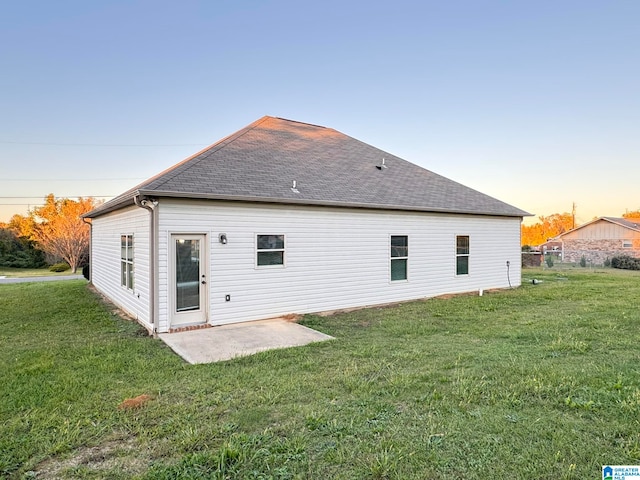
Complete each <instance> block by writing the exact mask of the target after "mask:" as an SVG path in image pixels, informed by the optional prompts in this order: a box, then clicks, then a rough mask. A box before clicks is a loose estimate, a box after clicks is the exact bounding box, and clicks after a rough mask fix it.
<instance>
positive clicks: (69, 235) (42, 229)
mask: <svg viewBox="0 0 640 480" xmlns="http://www.w3.org/2000/svg"><path fill="white" fill-rule="evenodd" d="M97 205H98V202H97V201H96V200H95V199H94V198H92V197H87V198H82V197H81V198H78V200H77V201H76V200H70V199H68V198H60V199H56V198H55V197H54V196H53V194H49V195H47V197H46V199H45V204H44V205H43V206H42V207H36V208H34V209H33V210H32V211H30V212H29V215H30V216H31V217H32V219H33V220H34V226H33V232H32V238H33V239H34V240H35V241H36V242H38V245H39V246H40V248H41V249H42V250H44V251H45V252H46V253H48V254H50V255H52V256H54V257H57V258H60V259H62V260H64V261H65V262H67V263H68V264H69V266H70V267H71V270H72V271H73V273H76V272H77V270H78V266H80V265H82V263H83V262H85V261H86V260H87V258H88V255H89V235H90V231H89V225H87V224H86V223H85V222H84V221H83V220H82V218H80V216H81V215H82V214H84V213H87V212H89V211H90V210H93V209H94V208H95V207H96V206H97Z"/></svg>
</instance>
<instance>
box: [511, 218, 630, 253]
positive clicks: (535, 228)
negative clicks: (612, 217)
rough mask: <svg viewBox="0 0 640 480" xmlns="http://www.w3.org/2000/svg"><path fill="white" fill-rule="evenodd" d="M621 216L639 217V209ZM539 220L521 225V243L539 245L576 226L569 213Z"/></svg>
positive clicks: (532, 245)
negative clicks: (531, 223)
mask: <svg viewBox="0 0 640 480" xmlns="http://www.w3.org/2000/svg"><path fill="white" fill-rule="evenodd" d="M622 218H640V210H634V211H632V212H626V213H623V214H622ZM538 220H539V222H538V223H535V224H533V225H522V235H521V243H522V245H523V246H524V245H529V246H531V247H534V246H538V245H541V244H543V243H545V242H546V241H547V240H549V239H550V238H553V237H556V236H558V235H560V234H561V233H565V232H568V231H569V230H571V229H573V228H576V227H577V226H578V225H576V224H575V219H574V216H573V215H572V214H571V213H554V214H553V215H548V216H546V217H545V216H540V217H538Z"/></svg>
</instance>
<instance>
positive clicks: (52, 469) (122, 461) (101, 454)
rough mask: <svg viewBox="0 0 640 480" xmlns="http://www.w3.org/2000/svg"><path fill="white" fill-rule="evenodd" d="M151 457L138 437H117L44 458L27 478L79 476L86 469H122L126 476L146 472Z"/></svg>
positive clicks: (111, 470)
mask: <svg viewBox="0 0 640 480" xmlns="http://www.w3.org/2000/svg"><path fill="white" fill-rule="evenodd" d="M150 460H151V459H150V458H143V457H142V456H141V455H140V451H139V445H138V443H137V442H136V439H135V438H132V437H128V438H116V439H111V440H107V441H105V442H103V443H102V444H100V445H95V446H92V447H82V448H79V449H78V450H76V451H74V452H73V453H71V454H70V455H68V456H65V457H64V458H61V457H52V458H48V459H47V460H45V461H43V462H41V463H40V464H38V465H37V466H36V468H34V469H33V470H32V471H30V472H28V473H27V475H26V476H27V478H38V479H59V478H71V477H76V476H77V475H78V474H81V473H82V472H84V473H88V472H91V473H93V474H94V475H99V474H100V473H101V472H105V473H106V472H113V471H120V472H122V475H123V477H130V476H133V475H138V474H141V473H143V472H144V471H145V470H146V469H147V468H148V465H149V461H150Z"/></svg>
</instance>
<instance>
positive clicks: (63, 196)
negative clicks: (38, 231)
mask: <svg viewBox="0 0 640 480" xmlns="http://www.w3.org/2000/svg"><path fill="white" fill-rule="evenodd" d="M54 197H55V198H87V197H93V198H111V197H115V195H59V196H58V195H54ZM11 198H20V199H25V198H37V199H41V198H42V195H32V196H30V197H12V196H0V199H2V200H7V199H11Z"/></svg>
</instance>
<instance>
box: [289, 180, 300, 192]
mask: <svg viewBox="0 0 640 480" xmlns="http://www.w3.org/2000/svg"><path fill="white" fill-rule="evenodd" d="M291 191H292V192H293V193H300V190H298V182H296V181H295V180H294V181H293V183H292V184H291Z"/></svg>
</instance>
